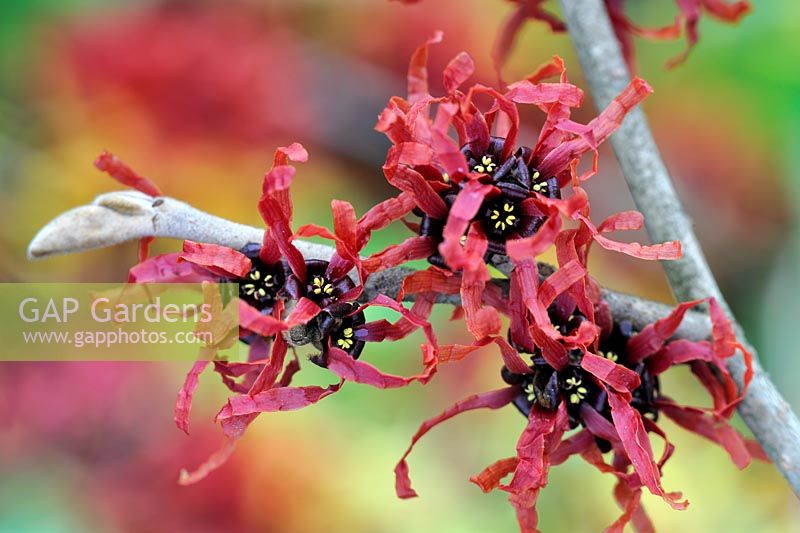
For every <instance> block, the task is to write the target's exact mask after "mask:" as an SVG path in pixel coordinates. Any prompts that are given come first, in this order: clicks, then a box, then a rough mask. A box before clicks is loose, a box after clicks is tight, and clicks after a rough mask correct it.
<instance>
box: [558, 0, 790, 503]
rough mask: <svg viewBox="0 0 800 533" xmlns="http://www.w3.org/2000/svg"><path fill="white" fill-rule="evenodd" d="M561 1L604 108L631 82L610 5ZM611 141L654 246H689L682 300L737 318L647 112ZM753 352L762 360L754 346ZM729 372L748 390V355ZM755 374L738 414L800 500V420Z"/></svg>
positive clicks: (676, 265)
mask: <svg viewBox="0 0 800 533" xmlns="http://www.w3.org/2000/svg"><path fill="white" fill-rule="evenodd" d="M559 2H560V4H561V8H562V12H563V14H564V20H565V22H566V24H567V29H568V30H569V34H570V36H571V38H572V40H573V43H574V45H575V49H576V50H577V53H578V59H579V60H580V62H581V67H582V68H583V72H584V75H585V76H586V80H587V82H588V84H589V87H590V89H591V91H592V95H593V97H594V100H595V103H596V104H597V106H598V107H599V108H603V107H605V106H607V105H608V104H609V103H610V102H611V101H612V99H613V98H614V96H616V95H617V94H618V93H619V92H620V91H621V90H622V89H623V88H624V87H625V85H627V83H628V82H629V81H630V73H629V72H628V68H627V66H626V64H625V61H624V59H623V56H622V53H621V52H620V48H619V44H618V43H617V40H616V38H615V37H614V33H613V31H612V28H611V23H610V21H609V18H608V13H607V12H606V8H605V5H604V2H603V0H559ZM611 142H612V144H613V147H614V151H615V153H616V155H617V159H618V160H619V163H620V166H621V168H622V172H623V174H624V176H625V179H626V181H627V183H628V187H629V189H630V191H631V195H632V196H633V200H634V202H635V203H636V206H637V207H638V209H639V210H640V211H641V212H642V213H643V214H644V217H645V223H646V226H647V231H648V233H649V234H650V238H651V239H652V240H653V242H664V241H671V240H679V241H681V243H682V244H683V259H681V260H680V261H664V262H662V264H663V265H664V269H665V271H666V274H667V277H668V279H669V282H670V285H671V286H672V290H673V292H674V294H675V297H676V298H677V299H678V300H681V301H685V300H693V299H697V298H705V297H708V296H713V297H714V298H716V299H717V301H719V302H720V304H721V305H722V307H723V308H724V309H725V311H726V312H727V313H728V316H729V317H731V318H733V314H732V313H731V311H730V308H729V307H728V305H727V303H726V302H725V298H724V297H723V295H722V293H721V291H720V289H719V287H718V286H717V282H716V280H715V278H714V275H713V274H712V272H711V269H710V268H709V266H708V263H707V262H706V259H705V256H704V255H703V250H702V249H701V247H700V243H699V242H698V240H697V236H696V235H695V234H694V231H693V229H692V221H691V219H690V218H689V217H688V216H687V215H686V212H685V211H684V210H683V207H682V205H681V202H680V200H679V198H678V196H677V194H676V192H675V188H674V187H673V185H672V181H671V179H670V176H669V172H668V171H667V168H666V166H665V164H664V161H663V160H662V159H661V155H660V154H659V151H658V148H657V146H656V143H655V141H654V140H653V135H652V133H651V132H650V129H649V127H648V125H647V121H646V119H645V116H644V113H643V112H642V110H641V109H638V108H637V109H634V110H632V111H631V112H630V113H629V115H628V117H627V118H626V119H625V122H624V123H623V124H622V127H620V129H619V130H618V131H617V132H616V133H615V134H614V135H613V136H612V137H611ZM733 323H734V327H735V329H736V332H737V335H738V336H739V338H740V339H742V340H743V341H744V343H745V344H746V340H744V339H745V337H744V332H743V331H742V328H741V326H740V325H739V324H738V323H736V321H735V319H734V320H733ZM747 348H748V350H750V351H751V352H753V354H754V355H755V351H754V350H753V349H752V347H750V346H747ZM728 368H729V370H730V371H731V373H732V374H733V375H734V377H735V378H736V379H737V380H738V381H739V384H740V386H741V379H742V376H743V373H744V362H743V360H742V357H741V356H737V357H735V358H732V359H731V361H730V362H729V364H728ZM754 369H755V377H754V379H753V381H752V382H751V384H750V387H749V389H748V392H747V396H746V397H745V399H744V401H743V402H742V403H741V404H740V405H739V413H740V414H741V416H742V418H743V419H744V421H745V423H746V424H747V425H748V427H749V428H750V429H751V430H752V432H753V434H754V435H755V436H756V438H757V439H758V440H759V442H760V443H761V445H762V447H763V448H764V451H765V452H766V453H767V455H769V457H770V458H771V459H772V461H773V462H774V463H775V466H776V467H777V468H778V469H779V470H780V471H781V473H782V474H783V476H784V477H785V478H786V480H787V481H788V482H789V484H790V485H791V487H792V489H793V490H794V492H795V494H796V495H798V496H800V422H798V419H797V416H796V415H795V414H794V413H793V412H792V410H791V408H790V407H789V405H788V404H787V403H786V401H785V400H784V399H783V398H782V397H781V395H780V393H779V392H778V391H777V389H776V388H775V386H774V385H773V384H772V382H771V381H770V380H769V377H768V376H767V375H766V373H765V372H764V370H763V369H762V368H761V366H760V365H759V364H758V362H757V361H756V362H754Z"/></svg>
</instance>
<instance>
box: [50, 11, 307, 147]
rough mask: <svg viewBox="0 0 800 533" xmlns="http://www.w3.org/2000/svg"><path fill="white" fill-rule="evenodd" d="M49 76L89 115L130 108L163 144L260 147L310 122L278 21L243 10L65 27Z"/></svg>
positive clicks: (297, 67) (289, 42) (298, 60)
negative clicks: (117, 101)
mask: <svg viewBox="0 0 800 533" xmlns="http://www.w3.org/2000/svg"><path fill="white" fill-rule="evenodd" d="M60 38H61V40H62V41H63V45H62V46H61V49H62V53H61V57H60V58H58V59H56V61H57V62H59V63H61V64H62V69H61V70H57V71H58V72H60V73H61V74H62V75H66V76H73V77H74V78H75V80H74V82H75V83H76V84H77V85H78V88H79V90H80V92H81V94H83V96H84V97H86V98H87V99H89V100H90V101H91V102H92V106H93V107H95V108H96V110H97V111H99V112H103V105H104V104H103V101H104V100H111V101H113V100H114V98H115V97H116V96H118V95H119V96H122V97H123V98H126V99H132V100H133V101H134V102H135V103H136V104H137V105H138V106H141V108H142V109H143V110H145V111H146V112H147V113H148V114H149V115H150V116H151V117H152V120H154V121H155V122H156V123H158V124H159V125H160V128H159V130H160V131H163V134H164V137H165V138H169V139H170V141H171V142H174V141H176V140H180V139H184V138H190V139H192V138H199V139H206V138H214V139H217V140H219V139H232V140H236V141H239V142H244V143H259V142H264V141H265V140H266V139H268V138H270V137H271V136H272V135H274V134H275V133H281V132H286V131H292V132H297V131H302V130H303V129H304V128H307V127H309V126H310V125H311V122H312V120H313V111H312V106H311V105H309V102H308V99H307V97H306V95H305V94H304V90H303V87H304V86H306V85H307V84H306V83H305V82H304V79H307V78H308V76H307V71H306V70H305V69H306V68H307V67H306V66H305V63H304V61H303V56H302V53H301V52H300V50H299V47H298V42H297V40H296V39H295V38H293V37H292V36H291V35H289V34H287V33H286V32H285V31H282V29H281V24H280V21H278V20H271V19H269V18H267V17H265V16H264V15H263V14H262V13H260V12H259V11H258V10H257V9H255V8H254V7H248V6H247V5H246V4H243V3H233V4H231V5H225V6H222V5H219V4H217V5H213V4H210V3H204V2H202V3H197V4H195V3H190V2H165V3H163V4H162V5H161V6H160V7H157V8H151V9H146V10H130V11H127V12H120V11H112V12H110V13H108V14H105V15H104V14H101V15H99V16H98V17H97V18H96V19H94V20H92V21H91V22H88V23H83V24H80V25H79V26H73V27H69V28H67V29H65V30H64V32H63V34H62V35H61V36H60Z"/></svg>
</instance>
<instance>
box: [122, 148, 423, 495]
mask: <svg viewBox="0 0 800 533" xmlns="http://www.w3.org/2000/svg"><path fill="white" fill-rule="evenodd" d="M307 157H308V154H307V152H306V151H305V149H304V148H303V147H302V146H301V145H299V144H297V143H295V144H293V145H291V146H289V147H286V148H279V149H278V150H277V151H276V154H275V160H274V163H273V167H272V169H271V170H270V171H269V172H267V174H266V176H265V178H264V185H263V193H262V196H261V199H260V201H259V204H258V206H259V211H260V213H261V215H262V218H263V219H264V221H265V223H266V224H267V228H268V229H267V230H266V231H265V233H264V239H263V241H262V242H261V243H247V244H246V245H245V246H244V247H243V248H242V249H241V250H235V249H233V248H229V247H226V246H221V245H217V244H208V243H197V242H192V241H185V242H184V244H183V252H181V253H174V254H166V255H161V256H157V257H153V258H151V259H148V260H145V261H143V262H141V263H140V264H138V265H136V266H134V267H133V268H132V269H131V272H130V279H131V281H133V282H138V283H146V282H203V281H205V282H215V283H219V284H220V285H219V286H220V287H221V288H223V289H224V287H225V285H226V284H228V283H238V284H239V301H238V311H239V335H238V337H239V339H240V340H242V341H243V342H245V343H247V344H249V356H248V360H247V361H245V362H230V361H225V360H220V359H215V355H216V352H217V349H218V348H221V347H223V346H221V345H215V346H211V347H209V348H207V349H205V351H204V353H203V354H201V355H204V356H205V357H202V358H201V360H200V361H198V362H197V363H196V364H195V365H194V367H193V368H192V369H191V371H190V372H189V374H188V375H187V378H186V382H185V383H184V386H183V388H182V389H181V391H180V393H179V396H178V402H177V404H176V409H175V421H176V424H177V425H178V427H180V428H181V429H183V430H184V431H188V416H189V411H190V409H191V403H192V396H193V394H194V391H195V389H196V387H197V385H198V378H199V375H200V374H201V373H202V372H203V370H204V369H205V368H206V367H207V366H208V364H209V363H210V362H212V361H213V364H214V369H215V371H216V372H217V373H219V374H220V376H221V377H222V380H223V382H224V383H225V385H226V386H228V388H229V389H230V390H231V391H233V392H235V393H237V394H239V396H235V397H232V398H231V399H230V400H229V401H228V402H227V403H226V405H225V406H224V407H223V408H222V410H221V411H220V412H219V414H218V415H217V418H216V419H217V421H218V422H219V423H220V424H221V425H222V428H223V431H224V432H225V434H226V435H227V436H228V437H229V444H228V445H227V446H226V447H225V448H224V449H223V450H221V451H220V452H218V454H216V455H214V456H213V457H211V458H210V459H209V461H208V462H207V463H205V464H204V465H202V466H201V467H200V468H199V469H198V470H197V471H196V472H194V473H193V474H186V475H185V476H183V477H182V482H183V483H191V482H195V481H197V480H199V479H201V478H202V477H204V476H205V475H207V474H208V473H209V472H210V471H212V470H213V469H215V468H217V467H218V466H219V465H221V464H222V463H223V462H224V460H225V459H226V458H227V457H228V456H229V455H230V453H231V452H232V451H233V442H234V441H235V440H236V439H238V438H239V437H240V436H241V435H242V434H243V432H244V430H245V429H246V427H247V426H248V425H249V423H250V422H252V420H253V419H255V417H256V416H257V415H258V414H259V413H262V412H269V411H277V410H294V409H300V408H302V407H305V406H308V405H311V404H313V403H316V402H318V401H319V400H321V399H322V398H325V397H326V396H329V395H330V394H333V393H334V392H336V391H338V390H339V389H340V388H341V386H342V385H343V383H344V382H345V381H353V382H357V383H364V384H369V385H372V386H374V387H377V388H395V387H403V386H406V385H408V384H410V383H412V382H414V381H420V382H422V383H425V382H427V381H428V380H429V379H430V378H431V377H432V375H433V374H434V372H435V370H436V364H437V361H438V357H437V349H438V348H437V343H436V338H435V336H434V334H433V330H432V328H431V326H430V324H429V323H428V321H427V316H428V314H429V313H430V310H431V308H432V306H433V302H434V300H435V298H434V297H433V296H430V297H420V298H417V299H416V301H415V303H414V305H413V307H412V308H411V309H406V308H405V307H404V306H403V305H402V304H401V303H399V302H398V301H396V300H393V299H391V298H389V297H386V296H383V295H378V296H377V297H375V298H374V299H372V300H371V301H369V302H366V303H363V302H362V301H361V297H362V294H363V290H364V283H365V282H366V280H367V279H368V275H369V273H368V272H367V271H366V270H365V269H364V266H363V264H362V260H361V258H360V256H359V253H360V251H361V250H362V249H363V248H364V246H365V245H366V244H367V242H368V240H369V238H370V236H371V234H372V232H373V231H375V230H378V229H381V228H383V227H385V226H386V225H388V224H390V223H391V222H392V221H394V220H397V219H399V218H401V217H403V216H405V215H407V214H408V213H409V212H410V211H411V209H412V208H413V202H412V201H411V199H410V197H409V196H408V195H406V194H401V195H400V196H399V197H397V198H391V199H389V200H387V201H385V202H382V203H380V204H378V205H377V206H375V207H373V208H372V209H371V210H370V211H368V212H367V213H366V214H365V215H364V216H363V217H361V218H360V219H356V216H355V211H354V210H353V207H352V206H351V205H350V204H349V203H347V202H342V201H338V200H334V201H333V202H332V207H333V214H334V232H333V233H331V232H329V231H328V230H327V229H326V228H323V227H319V226H315V225H306V226H302V227H301V228H299V229H298V230H297V232H295V233H292V231H291V228H290V226H291V219H292V211H293V209H292V203H291V199H290V196H289V186H290V184H291V181H292V178H293V176H294V174H295V168H294V167H293V166H292V165H290V164H289V163H290V161H305V160H306V159H307ZM311 236H321V237H324V238H328V239H331V240H333V241H334V242H335V244H336V252H335V253H334V254H333V256H332V257H331V258H330V259H327V260H322V259H307V258H305V257H304V256H303V254H302V253H301V251H300V250H299V249H298V248H297V246H296V245H295V243H294V242H293V241H295V239H296V238H298V237H311ZM365 261H372V263H374V262H375V261H374V258H367V259H366V260H365ZM388 266H390V265H388V264H384V265H377V266H375V267H374V268H373V269H372V271H378V270H381V269H383V268H387V267H388ZM356 277H358V278H359V282H358V283H357V282H356V281H355V278H356ZM213 300H214V298H213V297H212V301H213ZM372 306H379V307H386V308H389V309H392V310H393V311H395V312H397V313H398V314H399V315H400V319H399V320H398V321H397V322H396V323H390V322H388V321H386V320H379V321H375V322H367V320H366V317H365V315H364V311H365V310H366V309H368V308H369V307H372ZM298 326H302V327H303V328H304V331H303V333H304V334H305V335H307V336H308V339H307V340H308V341H310V342H311V343H312V344H314V345H315V346H316V347H317V348H318V349H319V350H320V353H319V354H318V355H316V356H314V357H312V358H311V361H312V362H314V363H315V364H317V365H320V366H323V367H326V368H328V369H329V370H330V371H331V372H332V373H333V374H334V375H336V376H337V378H338V379H339V382H338V383H335V384H333V385H330V386H328V387H318V386H305V387H291V386H290V384H291V380H292V377H293V375H294V374H295V373H296V372H297V371H298V370H299V368H300V362H299V360H298V358H297V356H296V355H295V357H294V359H293V360H292V361H290V362H289V363H288V364H287V363H286V356H287V353H288V349H289V345H288V343H287V340H286V338H285V335H286V334H287V333H288V331H289V330H291V329H292V328H295V327H298ZM418 328H422V329H423V332H424V334H425V338H426V343H425V344H424V345H423V346H422V352H423V371H422V373H420V374H419V375H415V376H411V377H402V376H395V375H391V374H385V373H383V372H381V371H380V370H378V369H377V368H375V367H373V366H372V365H370V364H369V363H366V362H363V361H359V360H358V359H359V356H360V355H361V353H362V351H363V349H364V347H365V346H366V344H367V343H370V342H382V341H385V340H398V339H402V338H404V337H406V336H407V335H409V334H410V333H412V332H413V331H415V330H416V329H418ZM221 337H222V338H225V339H226V340H227V337H226V336H225V335H224V334H223V335H221ZM230 341H231V342H234V341H235V337H234V338H233V339H230Z"/></svg>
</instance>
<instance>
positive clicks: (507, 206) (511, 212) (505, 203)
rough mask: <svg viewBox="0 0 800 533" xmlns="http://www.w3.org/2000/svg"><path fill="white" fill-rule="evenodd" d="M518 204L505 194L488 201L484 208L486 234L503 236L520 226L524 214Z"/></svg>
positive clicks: (483, 217)
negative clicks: (521, 213)
mask: <svg viewBox="0 0 800 533" xmlns="http://www.w3.org/2000/svg"><path fill="white" fill-rule="evenodd" d="M519 211H520V210H519V207H518V206H517V204H516V203H515V202H514V201H512V200H510V199H508V198H507V197H505V196H499V197H497V198H495V199H494V200H490V201H489V202H487V205H486V208H485V209H484V210H483V216H482V219H483V225H484V228H485V229H486V234H487V235H490V236H497V237H503V236H505V235H508V234H509V233H510V232H511V231H512V230H513V229H515V228H516V227H517V226H519V224H520V222H521V221H522V216H521V215H520V212H519Z"/></svg>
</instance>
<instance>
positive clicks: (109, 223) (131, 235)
mask: <svg viewBox="0 0 800 533" xmlns="http://www.w3.org/2000/svg"><path fill="white" fill-rule="evenodd" d="M263 235H264V230H263V229H259V228H254V227H252V226H246V225H244V224H238V223H236V222H231V221H229V220H226V219H224V218H220V217H217V216H214V215H210V214H208V213H205V212H203V211H201V210H199V209H196V208H194V207H192V206H190V205H189V204H186V203H184V202H181V201H178V200H175V199H173V198H168V197H166V196H162V197H159V198H153V197H150V196H147V195H146V194H142V193H140V192H136V191H118V192H111V193H106V194H103V195H101V196H98V197H97V198H96V199H95V200H94V202H92V203H91V204H89V205H84V206H80V207H76V208H74V209H71V210H69V211H67V212H66V213H63V214H61V215H59V216H57V217H56V218H54V219H53V220H52V221H50V222H49V223H48V224H47V225H46V226H45V227H43V228H42V229H41V230H40V231H39V233H37V234H36V236H34V238H33V240H32V241H31V243H30V245H29V247H28V257H29V258H30V259H42V258H45V257H50V256H55V255H59V254H70V253H77V252H82V251H86V250H89V249H92V248H101V247H107V246H114V245H116V244H121V243H123V242H127V241H131V240H136V239H141V238H142V237H163V238H171V239H180V240H184V239H188V240H193V241H198V242H206V243H213V244H220V245H224V246H229V247H231V248H237V249H238V248H241V247H242V246H244V245H245V244H247V243H248V242H261V239H262V237H263ZM295 245H296V246H297V247H298V248H299V249H300V251H301V252H302V253H303V255H304V256H305V257H306V258H313V259H325V260H328V259H330V258H331V256H332V255H333V252H334V249H333V247H331V246H326V245H324V244H317V243H311V242H306V241H301V240H298V241H295ZM495 266H496V267H497V268H498V269H499V270H501V271H503V272H504V273H506V275H507V274H508V273H509V271H510V263H508V262H507V261H497V262H495ZM552 270H553V268H552V267H551V266H550V265H547V264H544V263H540V265H539V273H540V275H541V276H542V277H546V276H547V275H549V273H551V272H552ZM411 272H413V270H411V269H409V268H406V267H395V268H390V269H387V270H384V271H382V272H378V273H376V274H374V275H372V276H370V278H369V279H368V281H367V283H366V286H365V290H364V298H365V299H371V298H373V297H374V296H376V295H377V294H386V295H388V296H391V297H396V296H397V294H398V293H399V291H400V287H401V285H402V283H403V279H405V277H406V276H407V275H408V274H410V273H411ZM493 282H494V283H496V284H498V285H499V286H500V287H501V288H502V289H503V290H505V291H506V292H507V291H508V280H502V279H497V280H494V281H493ZM603 298H604V299H605V300H606V301H607V302H608V304H609V306H610V308H611V313H612V314H613V315H614V317H615V318H616V319H618V320H630V321H631V323H632V324H633V325H634V327H636V328H637V329H641V328H643V327H644V326H645V325H647V324H649V323H651V322H653V321H654V320H657V319H658V318H661V317H664V316H666V315H667V314H669V312H670V310H671V308H670V307H669V306H668V305H665V304H662V303H658V302H651V301H648V300H642V299H639V298H636V297H634V296H630V295H627V294H622V293H618V292H614V291H610V290H607V289H604V290H603ZM409 299H413V295H409ZM438 301H439V302H440V303H448V304H453V305H459V304H460V303H461V301H460V299H459V296H458V295H457V294H456V295H441V296H440V298H439V300H438ZM710 331H711V327H710V324H709V320H708V317H707V316H705V315H704V314H702V313H693V312H690V313H688V314H687V316H686V319H685V320H684V321H683V324H682V325H681V327H680V329H678V331H677V333H676V337H680V338H684V339H689V340H700V339H705V338H707V337H708V336H709V334H710ZM294 341H295V343H298V344H299V343H300V342H301V339H300V337H298V338H296V339H294Z"/></svg>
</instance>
